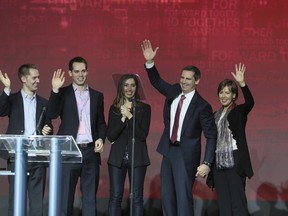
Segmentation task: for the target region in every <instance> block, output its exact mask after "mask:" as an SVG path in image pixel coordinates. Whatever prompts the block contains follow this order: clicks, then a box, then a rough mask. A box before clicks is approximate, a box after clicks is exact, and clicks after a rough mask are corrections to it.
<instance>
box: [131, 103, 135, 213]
mask: <svg viewBox="0 0 288 216" xmlns="http://www.w3.org/2000/svg"><path fill="white" fill-rule="evenodd" d="M132 105H133V121H132V153H131V154H132V155H131V185H130V216H133V199H134V151H135V119H136V100H135V99H134V100H132Z"/></svg>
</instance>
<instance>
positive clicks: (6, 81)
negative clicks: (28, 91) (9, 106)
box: [0, 70, 11, 89]
mask: <svg viewBox="0 0 288 216" xmlns="http://www.w3.org/2000/svg"><path fill="white" fill-rule="evenodd" d="M0 81H1V82H2V83H3V85H4V88H8V89H11V81H10V79H9V77H8V75H7V73H4V74H3V73H2V71H1V70H0Z"/></svg>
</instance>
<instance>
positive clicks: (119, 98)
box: [113, 74, 141, 110]
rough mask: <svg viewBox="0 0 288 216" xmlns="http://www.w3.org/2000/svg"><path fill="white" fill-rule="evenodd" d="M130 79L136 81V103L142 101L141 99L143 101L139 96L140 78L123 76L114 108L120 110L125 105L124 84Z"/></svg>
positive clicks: (129, 75) (133, 75) (119, 82)
mask: <svg viewBox="0 0 288 216" xmlns="http://www.w3.org/2000/svg"><path fill="white" fill-rule="evenodd" d="M128 79H133V80H134V81H135V85H136V90H135V95H134V99H135V100H136V101H140V99H141V98H140V95H139V80H138V76H137V75H136V74H124V75H122V76H121V78H120V79H119V81H118V86H117V94H116V98H115V99H114V101H113V106H114V107H115V108H116V109H117V110H120V107H121V106H122V105H123V104H124V103H125V96H124V84H125V82H126V80H128Z"/></svg>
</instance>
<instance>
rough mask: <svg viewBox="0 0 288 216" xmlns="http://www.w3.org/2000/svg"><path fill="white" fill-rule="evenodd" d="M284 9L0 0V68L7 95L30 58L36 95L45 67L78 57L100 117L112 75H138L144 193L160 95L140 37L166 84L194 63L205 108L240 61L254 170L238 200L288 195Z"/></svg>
mask: <svg viewBox="0 0 288 216" xmlns="http://www.w3.org/2000/svg"><path fill="white" fill-rule="evenodd" d="M287 10H288V2H287V1H286V0H277V1H276V0H213V1H212V0H190V1H188V0H174V1H169V0H147V1H145V0H134V1H132V0H30V1H28V0H1V1H0V26H1V28H0V38H1V42H0V56H1V57H0V69H1V70H2V71H3V72H6V73H8V75H9V76H10V78H11V80H12V85H13V86H12V88H13V91H14V92H15V91H17V90H18V89H19V88H20V82H19V81H18V79H17V76H16V73H17V69H18V67H19V65H20V64H23V63H26V62H32V63H34V64H36V65H37V66H38V67H39V70H40V73H41V85H40V88H39V91H38V93H39V94H41V95H43V96H45V97H47V98H48V96H49V93H50V89H51V87H50V83H51V81H50V80H51V77H52V73H53V71H54V70H56V69H58V68H62V69H64V70H65V71H67V69H68V66H67V64H68V61H69V60H70V59H71V58H72V57H74V56H77V55H80V56H83V57H85V58H86V59H87V60H88V62H89V72H90V74H89V76H90V78H89V85H90V86H91V87H93V88H96V89H98V90H100V91H102V92H104V94H105V114H106V119H107V117H108V116H107V114H108V108H109V106H110V104H111V103H112V100H113V99H114V96H115V86H114V82H113V78H112V74H114V73H127V72H129V73H137V74H139V75H140V76H141V79H142V86H143V88H144V92H145V94H146V102H147V103H150V104H151V106H152V123H151V129H150V134H149V137H148V144H149V153H150V157H151V162H152V164H151V166H150V167H149V168H148V173H147V178H146V183H145V197H146V198H148V197H151V198H153V197H154V198H159V170H160V162H161V156H160V155H159V154H158V153H156V150H155V149H156V146H157V143H158V140H159V137H160V135H161V132H162V129H163V124H162V105H163V97H162V96H161V95H160V94H159V93H158V92H156V91H155V90H154V89H153V88H152V87H151V85H150V84H149V82H148V79H147V76H146V74H145V73H146V72H145V70H144V66H143V64H144V58H143V56H142V51H141V47H140V44H141V42H142V41H143V40H144V39H146V38H147V39H150V40H151V41H152V43H153V44H154V46H159V47H160V49H159V51H158V55H157V59H156V63H157V67H158V69H159V71H160V73H161V74H162V76H163V77H164V78H165V79H167V80H168V81H171V82H178V80H179V74H180V70H181V68H182V67H183V66H186V65H189V64H193V65H196V66H198V67H199V68H200V70H201V71H202V79H201V82H200V85H199V86H198V90H199V92H200V93H201V94H202V95H203V96H204V97H205V98H206V99H207V100H208V101H209V102H211V104H212V106H213V109H214V110H216V109H218V107H219V103H218V101H217V97H216V88H217V85H218V83H219V82H220V81H221V80H223V79H224V78H232V77H231V74H230V72H231V71H232V70H233V69H234V65H235V64H236V63H239V62H242V63H245V64H246V66H247V69H246V73H245V77H246V81H247V83H248V85H249V87H250V88H251V90H252V93H253V95H254V97H255V107H254V109H253V110H252V112H251V114H250V115H249V120H248V124H247V138H248V144H249V148H250V152H251V158H252V162H253V167H254V172H255V176H254V177H253V178H252V180H249V181H248V182H247V196H248V199H249V200H255V199H261V198H265V199H268V200H269V199H271V200H274V201H276V200H277V199H281V200H287V199H288V198H287V196H288V195H287V194H288V193H286V195H285V193H284V191H285V189H286V190H288V189H287V186H288V184H287V168H286V165H287V163H288V159H287V150H288V147H287V140H288V135H287V134H288V124H287V122H288V106H287V104H288V103H287V102H288V99H287V98H288V97H287V92H288V87H287V83H288V75H287V74H288V73H287V72H288V71H287V59H288V54H287V50H288V49H287V48H288V37H287V35H288V34H287V33H288V31H287V29H288V16H287ZM69 81H70V80H69V78H68V77H67V79H66V84H69ZM242 101H243V98H242V97H240V98H239V102H242ZM56 125H57V122H56ZM6 127H7V119H6V118H1V122H0V133H5V130H6ZM109 145H110V144H109V143H108V142H106V147H105V151H104V153H103V157H102V162H103V166H102V169H101V176H100V178H101V181H100V187H99V194H98V196H99V197H108V193H109V187H108V182H109V181H108V172H107V165H106V161H107V156H108V153H109V149H110V146H109ZM2 164H4V161H2ZM0 181H1V188H0V193H1V194H2V195H3V194H7V187H5V186H4V187H3V185H5V184H7V180H6V179H4V178H1V179H0ZM204 183H205V182H204V181H203V180H199V181H198V182H197V184H196V186H195V188H194V190H195V192H194V193H195V195H196V197H200V198H207V199H211V198H214V194H213V193H212V192H210V191H209V190H208V189H207V188H206V186H205V185H204ZM263 185H264V187H263ZM267 185H270V187H265V186H267ZM271 187H273V188H275V190H274V191H275V193H271V191H272V190H270V189H269V188H271ZM127 189H128V187H127ZM259 190H260V191H259ZM77 193H79V191H78V192H77ZM285 196H286V197H285Z"/></svg>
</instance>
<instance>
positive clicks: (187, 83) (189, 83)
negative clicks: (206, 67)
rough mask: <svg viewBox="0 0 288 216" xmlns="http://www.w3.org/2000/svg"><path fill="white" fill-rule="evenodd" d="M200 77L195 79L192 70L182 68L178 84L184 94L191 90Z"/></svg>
mask: <svg viewBox="0 0 288 216" xmlns="http://www.w3.org/2000/svg"><path fill="white" fill-rule="evenodd" d="M199 82H200V79H198V80H197V81H195V77H194V71H189V70H183V71H182V73H181V76H180V86H181V89H182V91H183V93H184V94H187V93H189V92H191V91H193V90H194V89H195V88H196V86H197V85H198V84H199Z"/></svg>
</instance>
